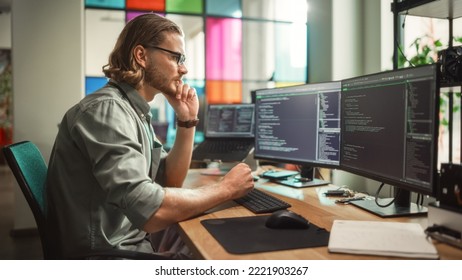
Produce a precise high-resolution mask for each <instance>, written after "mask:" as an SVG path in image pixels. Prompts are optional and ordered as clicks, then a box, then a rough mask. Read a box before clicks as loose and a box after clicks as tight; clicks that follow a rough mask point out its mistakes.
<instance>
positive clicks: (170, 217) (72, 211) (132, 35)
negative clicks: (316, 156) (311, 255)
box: [47, 14, 253, 257]
mask: <svg viewBox="0 0 462 280" xmlns="http://www.w3.org/2000/svg"><path fill="white" fill-rule="evenodd" d="M184 61H185V56H184V38H183V33H182V31H181V29H180V28H179V27H178V26H177V25H176V24H175V23H173V22H172V21H170V20H168V19H166V18H164V17H161V16H158V15H156V14H145V15H141V16H139V17H137V18H135V19H133V20H132V21H130V22H129V23H127V25H126V26H125V28H124V29H123V30H122V32H121V34H120V36H119V38H118V40H117V42H116V45H115V47H114V49H113V51H112V53H111V55H110V57H109V64H108V65H106V66H105V67H103V71H104V73H105V75H106V77H108V78H110V81H109V82H108V84H106V85H105V86H104V87H103V88H102V89H99V90H97V91H96V92H94V93H92V94H90V95H88V96H86V97H85V98H84V99H82V100H81V101H80V102H79V103H78V104H77V105H75V106H74V107H72V108H71V109H70V110H69V111H68V112H67V113H66V114H65V116H64V118H63V120H62V122H61V124H60V128H59V132H58V135H57V137H56V140H55V144H54V147H53V151H52V155H51V157H50V162H49V167H48V168H49V173H48V179H47V199H48V216H49V223H50V224H51V225H54V227H55V228H54V229H53V230H54V231H55V232H56V233H57V234H58V238H57V239H58V240H60V246H61V247H62V248H63V252H62V253H63V257H66V256H70V255H71V254H76V253H79V252H85V251H89V250H101V249H109V248H121V249H128V250H136V251H142V252H155V251H158V250H159V248H158V247H157V246H154V247H156V248H154V249H153V248H152V247H151V244H150V242H149V241H148V240H147V238H146V233H155V232H160V231H162V230H164V229H167V228H169V227H170V226H171V225H174V224H175V223H177V222H179V221H182V220H185V219H188V218H190V217H193V216H195V215H198V214H200V213H203V212H204V211H206V210H207V209H210V208H213V207H215V206H217V205H218V204H221V203H223V202H225V201H228V200H232V199H235V198H238V197H241V196H243V195H245V194H246V193H247V192H248V191H249V190H251V189H252V188H253V180H252V176H251V170H250V168H249V167H248V166H247V165H245V164H239V165H237V166H236V167H235V168H233V169H232V170H231V171H230V172H229V173H228V174H227V175H226V176H224V177H223V179H222V180H221V181H220V182H219V183H217V184H214V185H207V186H203V187H199V188H190V189H185V188H180V187H181V186H182V185H183V181H184V179H185V177H186V174H187V171H188V168H189V165H190V162H191V154H192V149H193V138H194V133H195V125H196V124H197V113H198V110H199V103H198V99H197V95H196V91H195V89H194V88H191V87H190V86H189V85H187V84H184V83H183V81H182V78H183V76H184V75H185V74H186V73H187V72H188V70H187V69H186V66H185V65H184ZM159 93H160V94H163V95H164V96H165V98H166V99H167V101H168V102H169V104H170V105H171V106H172V108H173V109H174V111H175V113H176V116H177V119H178V123H177V135H176V139H175V144H174V145H173V147H172V149H171V150H170V152H169V153H168V154H167V153H166V152H165V151H164V150H163V149H162V146H161V145H160V144H159V143H158V141H157V139H156V138H155V135H154V133H153V131H152V126H151V125H150V107H149V105H148V103H147V102H149V101H152V100H153V99H154V97H155V96H156V94H159Z"/></svg>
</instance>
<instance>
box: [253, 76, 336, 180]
mask: <svg viewBox="0 0 462 280" xmlns="http://www.w3.org/2000/svg"><path fill="white" fill-rule="evenodd" d="M340 91H341V83H340V81H333V82H324V83H312V84H305V85H298V86H289V87H281V88H272V89H260V90H256V91H255V114H256V115H255V151H254V156H255V158H256V159H266V160H271V161H277V162H282V163H293V164H299V165H301V166H302V168H301V170H300V176H294V177H289V178H286V179H282V180H279V181H278V182H279V183H280V184H283V185H288V186H291V187H296V188H301V187H310V186H317V185H326V184H328V183H329V182H327V181H324V180H319V179H316V178H314V169H313V167H329V168H337V167H338V166H339V165H340Z"/></svg>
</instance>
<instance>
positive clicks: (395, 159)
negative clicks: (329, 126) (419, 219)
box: [340, 65, 439, 217]
mask: <svg viewBox="0 0 462 280" xmlns="http://www.w3.org/2000/svg"><path fill="white" fill-rule="evenodd" d="M438 106H439V86H438V79H437V67H436V65H426V66H419V67H414V68H406V69H399V70H393V71H386V72H381V73H376V74H372V75H365V76H361V77H356V78H352V79H346V80H343V81H342V100H341V114H342V118H341V124H342V125H341V149H340V150H341V158H340V167H341V169H343V170H345V171H349V172H351V173H355V174H358V175H361V176H364V177H367V178H371V179H375V180H377V181H380V182H382V183H385V184H390V185H393V186H395V187H396V188H397V189H398V190H399V191H397V192H396V194H395V198H394V199H395V200H394V203H392V204H391V205H390V206H388V207H382V206H383V205H387V204H390V203H391V201H387V202H386V203H385V201H384V200H380V201H381V203H380V204H378V203H377V201H374V200H362V201H355V202H352V204H354V205H356V206H358V207H361V208H363V209H365V210H367V211H370V212H372V213H374V214H376V215H380V216H383V217H386V216H402V215H410V214H424V213H426V212H427V209H426V208H425V207H423V206H421V205H417V204H414V203H411V202H410V192H417V193H418V194H422V195H434V194H435V193H436V187H437V172H438V171H437V144H438V124H439V121H438V112H439V109H438V108H439V107H438Z"/></svg>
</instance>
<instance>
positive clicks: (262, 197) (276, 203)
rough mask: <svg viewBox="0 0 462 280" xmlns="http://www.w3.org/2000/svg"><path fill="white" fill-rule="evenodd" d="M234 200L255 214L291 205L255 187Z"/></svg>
mask: <svg viewBox="0 0 462 280" xmlns="http://www.w3.org/2000/svg"><path fill="white" fill-rule="evenodd" d="M234 201H235V202H237V203H239V204H240V205H242V206H244V207H245V208H247V209H249V210H250V211H252V212H254V213H256V214H260V213H271V212H274V211H277V210H282V209H287V208H289V207H291V206H292V205H290V204H289V203H287V202H285V201H283V200H281V199H279V198H277V197H274V196H272V195H270V194H268V193H266V192H263V191H261V190H258V189H255V188H254V189H253V190H251V191H250V192H249V193H247V194H246V195H245V196H243V197H241V198H238V199H235V200H234Z"/></svg>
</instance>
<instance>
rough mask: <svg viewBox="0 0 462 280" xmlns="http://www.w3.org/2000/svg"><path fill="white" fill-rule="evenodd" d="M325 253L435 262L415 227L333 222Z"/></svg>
mask: <svg viewBox="0 0 462 280" xmlns="http://www.w3.org/2000/svg"><path fill="white" fill-rule="evenodd" d="M327 248H328V250H329V252H333V253H348V254H363V255H380V256H397V257H405V258H412V259H438V251H437V250H436V248H435V246H434V245H433V243H432V242H431V240H429V239H428V238H427V237H426V235H425V233H424V230H423V228H422V227H421V226H420V224H417V223H400V222H382V221H350V220H334V224H333V225H332V229H331V233H330V239H329V244H328V247H327Z"/></svg>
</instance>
